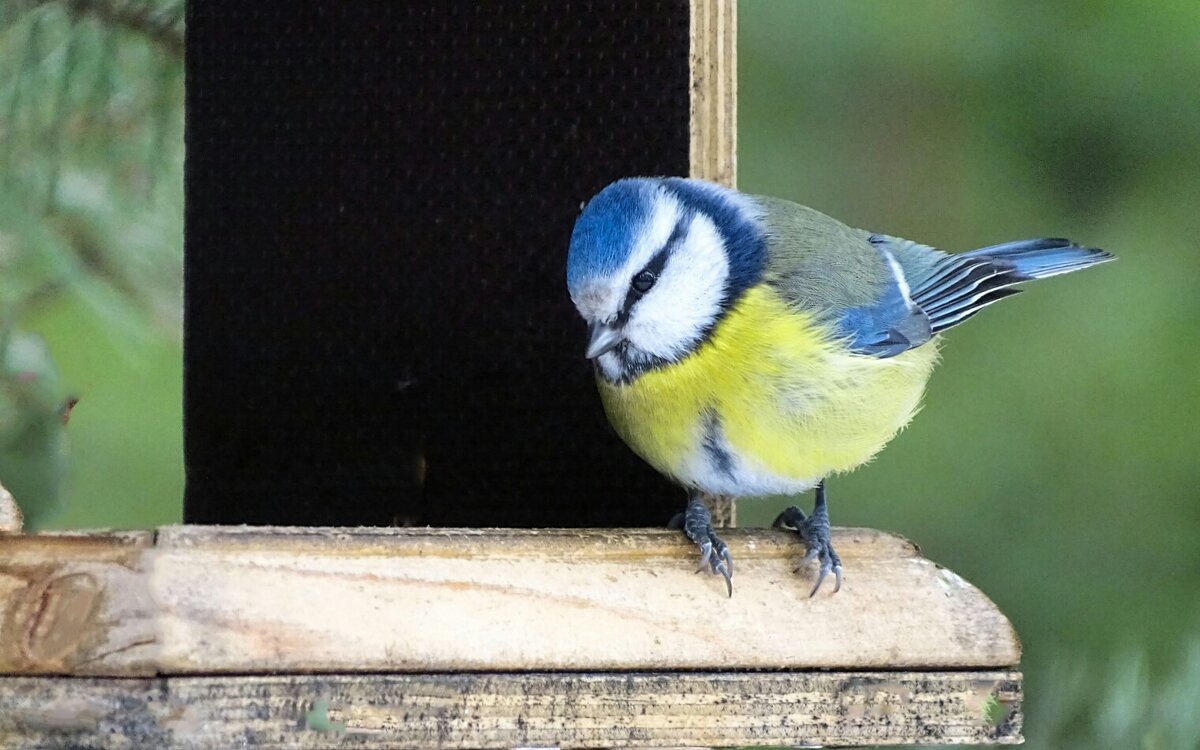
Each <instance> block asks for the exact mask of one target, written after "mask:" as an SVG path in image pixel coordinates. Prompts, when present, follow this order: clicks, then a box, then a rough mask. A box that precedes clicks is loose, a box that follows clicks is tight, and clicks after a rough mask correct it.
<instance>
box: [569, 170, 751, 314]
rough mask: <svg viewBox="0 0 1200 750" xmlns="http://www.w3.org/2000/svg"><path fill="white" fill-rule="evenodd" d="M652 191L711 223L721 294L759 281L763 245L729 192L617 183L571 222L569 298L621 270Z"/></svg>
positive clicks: (672, 182)
mask: <svg viewBox="0 0 1200 750" xmlns="http://www.w3.org/2000/svg"><path fill="white" fill-rule="evenodd" d="M658 191H664V192H667V193H669V194H671V195H673V196H674V197H675V198H676V199H677V200H678V201H679V203H680V204H681V205H682V206H683V207H684V208H685V209H687V210H689V211H698V212H700V213H703V214H705V215H707V216H708V217H709V218H711V219H712V221H713V223H714V224H715V225H716V227H717V231H718V232H720V233H721V237H722V239H723V240H724V242H725V249H726V252H727V253H728V255H729V269H730V278H729V289H728V290H727V291H728V294H729V296H730V297H731V298H733V297H736V296H737V295H738V294H739V293H740V292H741V291H743V290H744V289H746V288H747V287H749V286H751V285H753V284H754V283H756V282H757V281H758V280H759V279H760V278H761V277H762V272H763V268H764V266H765V265H766V239H765V238H764V237H763V233H762V230H761V229H760V228H759V226H758V223H757V222H756V221H755V219H754V217H752V216H749V215H747V212H746V211H745V210H744V209H743V207H742V205H740V204H739V202H738V201H736V200H734V196H735V195H736V193H735V192H734V191H732V190H730V189H728V188H723V187H721V186H719V185H714V184H711V183H707V182H702V181H699V180H686V179H683V178H680V177H667V178H649V177H633V178H628V179H623V180H617V181H616V182H614V183H612V184H611V185H609V186H608V187H606V188H604V189H603V190H601V191H600V192H599V193H597V194H596V197H595V198H593V199H592V200H591V201H590V202H589V203H588V204H587V206H586V207H585V208H584V210H583V213H582V214H580V216H579V219H578V220H577V221H576V222H575V231H574V232H572V234H571V248H570V251H569V252H568V254H567V287H568V288H569V289H570V290H571V292H572V293H575V292H576V291H577V290H578V289H579V288H580V286H582V285H583V284H584V283H586V282H587V281H589V280H591V279H596V278H602V277H604V276H606V275H607V274H610V273H612V272H613V271H615V270H617V269H618V268H620V267H621V264H622V263H624V262H625V259H626V258H627V257H628V255H629V251H630V250H631V249H632V247H633V243H634V238H635V235H636V233H637V232H639V231H642V229H643V227H644V226H645V224H646V222H647V221H649V219H650V211H651V208H652V207H653V204H654V197H655V194H656V193H658Z"/></svg>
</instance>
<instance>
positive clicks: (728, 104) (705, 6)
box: [689, 0, 737, 187]
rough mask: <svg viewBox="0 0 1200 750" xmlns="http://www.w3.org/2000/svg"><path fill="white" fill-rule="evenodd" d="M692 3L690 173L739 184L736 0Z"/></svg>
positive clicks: (703, 177) (693, 1) (731, 184)
mask: <svg viewBox="0 0 1200 750" xmlns="http://www.w3.org/2000/svg"><path fill="white" fill-rule="evenodd" d="M691 8H692V9H691V57H690V68H691V86H692V89H691V142H690V145H689V163H690V164H691V176H692V177H699V178H702V179H705V180H712V181H713V182H719V183H721V184H722V185H727V186H729V187H736V186H737V0H692V3H691Z"/></svg>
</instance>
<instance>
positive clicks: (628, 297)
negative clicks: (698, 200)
mask: <svg viewBox="0 0 1200 750" xmlns="http://www.w3.org/2000/svg"><path fill="white" fill-rule="evenodd" d="M691 218H692V215H691V213H690V212H689V213H685V214H684V215H683V216H680V217H679V221H677V222H675V229H674V230H673V231H672V232H671V236H670V237H668V238H667V241H666V244H664V245H663V246H662V248H660V249H659V251H658V252H656V253H655V254H654V255H653V256H651V257H650V260H649V262H647V263H646V265H645V266H643V267H642V270H641V271H638V272H637V274H635V275H634V278H635V279H636V278H637V277H638V276H639V275H641V274H642V273H645V272H647V271H649V272H650V273H652V274H654V279H655V281H657V280H658V277H659V276H661V275H662V271H663V268H665V267H666V265H667V260H668V259H669V258H670V257H671V254H672V253H673V252H675V248H676V247H677V246H678V245H679V243H680V242H681V241H682V240H683V236H684V235H685V234H686V233H687V228H688V225H689V224H691ZM651 286H653V283H651ZM645 291H650V287H647V288H646V290H645ZM644 293H645V292H639V291H638V290H637V289H635V288H634V287H633V285H632V284H631V285H630V287H629V291H628V292H627V293H626V294H625V302H624V303H623V304H622V305H621V311H620V312H619V313H617V322H618V323H619V324H620V323H624V322H625V321H626V320H628V319H629V312H630V310H631V309H632V308H633V304H634V303H635V302H637V301H638V300H639V299H641V298H642V295H643V294H644Z"/></svg>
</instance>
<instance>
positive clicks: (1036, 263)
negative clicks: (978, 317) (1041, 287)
mask: <svg viewBox="0 0 1200 750" xmlns="http://www.w3.org/2000/svg"><path fill="white" fill-rule="evenodd" d="M957 257H960V258H986V259H990V260H992V261H1000V263H999V264H997V265H1004V264H1011V265H1012V267H1013V268H1014V269H1015V270H1016V272H1017V273H1018V274H1020V275H1021V276H1023V277H1025V278H1026V279H1044V278H1046V277H1047V276H1057V275H1058V274H1060V273H1069V272H1071V271H1078V270H1079V269H1081V268H1087V267H1088V266H1092V265H1095V264H1097V263H1103V262H1104V261H1106V260H1112V259H1113V257H1114V256H1113V255H1112V254H1111V253H1107V252H1105V251H1103V250H1097V249H1095V248H1092V247H1080V246H1079V245H1076V244H1075V243H1073V242H1071V241H1070V240H1064V239H1062V238H1060V237H1044V238H1042V239H1037V240H1018V241H1017V242H1005V243H1003V244H1000V245H991V246H990V247H981V248H979V249H978V250H972V251H971V252H969V253H962V254H961V255H959V256H957Z"/></svg>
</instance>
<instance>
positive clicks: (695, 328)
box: [625, 214, 729, 359]
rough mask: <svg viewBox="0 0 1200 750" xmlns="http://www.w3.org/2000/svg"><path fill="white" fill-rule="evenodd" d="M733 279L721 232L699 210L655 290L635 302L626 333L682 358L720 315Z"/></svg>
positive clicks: (643, 345)
mask: <svg viewBox="0 0 1200 750" xmlns="http://www.w3.org/2000/svg"><path fill="white" fill-rule="evenodd" d="M728 278H729V261H728V259H727V258H726V256H725V249H724V247H723V245H722V242H721V236H720V234H718V232H717V229H716V227H715V226H714V225H713V223H712V221H711V220H710V219H708V217H706V216H703V215H700V214H697V215H696V217H695V218H694V219H693V220H692V224H691V227H690V228H689V230H688V233H687V237H686V239H685V240H684V242H683V243H682V244H681V246H680V247H679V248H677V249H676V250H675V252H674V253H672V255H671V258H670V260H668V261H667V265H666V267H665V268H664V269H663V273H662V276H661V277H659V279H658V282H657V283H656V284H655V285H654V288H653V289H651V290H650V292H649V293H647V294H646V296H645V297H643V298H642V299H641V300H640V301H639V302H638V303H637V304H636V305H635V306H634V308H633V311H632V314H631V315H630V318H629V322H628V323H627V324H626V326H625V335H626V337H627V338H628V339H629V341H630V343H631V344H633V345H634V346H636V347H637V348H639V349H641V350H643V351H645V352H649V353H650V354H653V355H655V356H658V357H662V358H665V359H678V358H679V357H682V356H683V355H685V354H687V353H688V352H689V351H690V350H691V349H692V348H693V347H694V346H695V345H696V343H697V342H698V341H699V340H700V337H701V335H703V333H704V331H705V330H706V329H707V328H708V327H709V326H711V325H712V323H713V321H715V320H716V319H717V316H718V315H719V314H720V312H721V297H722V295H723V293H724V289H725V282H726V280H727V279H728Z"/></svg>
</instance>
